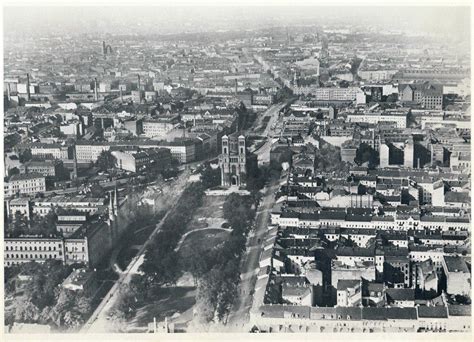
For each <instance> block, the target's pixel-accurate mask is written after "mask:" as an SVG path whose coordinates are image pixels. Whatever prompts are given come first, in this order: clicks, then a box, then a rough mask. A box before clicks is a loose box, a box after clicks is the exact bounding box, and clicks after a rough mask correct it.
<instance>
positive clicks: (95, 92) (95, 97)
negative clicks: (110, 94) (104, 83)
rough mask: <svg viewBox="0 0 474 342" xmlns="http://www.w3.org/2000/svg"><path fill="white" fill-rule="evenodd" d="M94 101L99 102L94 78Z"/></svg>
mask: <svg viewBox="0 0 474 342" xmlns="http://www.w3.org/2000/svg"><path fill="white" fill-rule="evenodd" d="M94 100H96V101H99V93H98V92H97V77H96V78H94Z"/></svg>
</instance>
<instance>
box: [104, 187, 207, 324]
mask: <svg viewBox="0 0 474 342" xmlns="http://www.w3.org/2000/svg"><path fill="white" fill-rule="evenodd" d="M203 197H204V187H203V185H202V184H201V183H192V184H190V185H189V186H188V187H187V188H186V189H185V190H184V191H183V194H182V195H181V197H180V199H179V201H178V203H177V205H176V206H175V207H174V208H173V209H172V211H171V212H170V213H169V215H168V217H167V218H166V219H165V221H164V222H163V225H162V227H161V229H160V231H159V232H158V234H157V235H156V236H155V238H154V239H153V241H152V242H151V243H150V246H149V247H148V248H147V250H146V252H145V258H144V261H143V264H142V265H141V267H140V271H141V272H142V273H143V274H141V275H140V274H139V275H135V276H134V277H133V278H132V281H131V282H130V284H128V285H123V286H122V288H121V297H120V298H121V299H120V301H119V302H118V303H117V305H116V307H115V308H114V310H113V311H112V312H111V315H112V316H113V317H114V319H115V320H118V321H119V322H120V321H121V320H124V319H128V318H130V317H132V316H133V315H134V314H135V312H136V310H137V309H138V308H139V307H140V306H142V305H143V304H145V303H147V302H152V301H154V300H155V298H156V296H157V294H158V293H159V290H160V288H161V287H162V286H167V285H174V284H175V283H176V281H177V280H178V279H179V277H180V276H181V274H182V267H181V266H180V264H179V262H178V253H177V252H176V251H175V247H176V245H177V244H178V242H179V240H180V239H181V236H182V234H183V233H184V231H185V229H186V226H187V224H188V223H189V222H190V221H191V219H192V217H193V214H194V211H195V210H196V209H197V208H199V207H200V206H201V205H202V200H203Z"/></svg>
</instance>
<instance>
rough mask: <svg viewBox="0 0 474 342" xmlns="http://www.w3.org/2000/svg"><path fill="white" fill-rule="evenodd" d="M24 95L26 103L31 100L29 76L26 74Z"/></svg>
mask: <svg viewBox="0 0 474 342" xmlns="http://www.w3.org/2000/svg"><path fill="white" fill-rule="evenodd" d="M26 94H27V99H28V101H30V100H31V96H30V74H26Z"/></svg>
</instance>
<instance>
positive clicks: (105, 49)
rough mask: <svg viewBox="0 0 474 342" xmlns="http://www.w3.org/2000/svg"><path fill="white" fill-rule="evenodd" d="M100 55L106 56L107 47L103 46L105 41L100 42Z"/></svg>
mask: <svg viewBox="0 0 474 342" xmlns="http://www.w3.org/2000/svg"><path fill="white" fill-rule="evenodd" d="M102 53H103V54H104V56H105V55H106V54H107V46H106V45H105V41H103V42H102Z"/></svg>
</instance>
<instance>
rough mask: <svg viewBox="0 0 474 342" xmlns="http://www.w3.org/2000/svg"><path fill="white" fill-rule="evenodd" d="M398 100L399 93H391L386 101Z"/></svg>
mask: <svg viewBox="0 0 474 342" xmlns="http://www.w3.org/2000/svg"><path fill="white" fill-rule="evenodd" d="M397 100H398V95H397V94H390V95H388V96H387V100H386V102H388V103H394V102H397Z"/></svg>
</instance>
